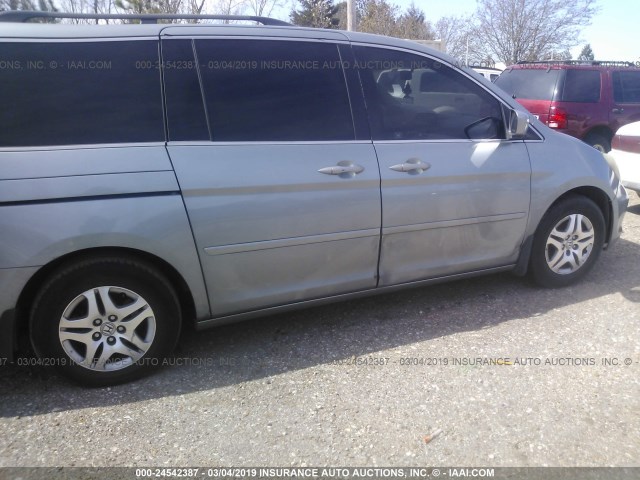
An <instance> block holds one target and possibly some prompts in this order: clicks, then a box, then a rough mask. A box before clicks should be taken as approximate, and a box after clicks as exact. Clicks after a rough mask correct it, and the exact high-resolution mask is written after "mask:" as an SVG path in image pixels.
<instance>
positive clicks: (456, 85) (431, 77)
mask: <svg viewBox="0 0 640 480" xmlns="http://www.w3.org/2000/svg"><path fill="white" fill-rule="evenodd" d="M354 52H355V55H356V59H357V65H358V70H359V73H360V77H361V81H362V85H363V88H364V91H365V98H366V102H367V108H368V115H369V119H370V124H371V130H372V135H373V138H374V145H375V148H376V152H377V155H378V160H379V163H380V172H381V178H382V211H383V221H382V227H383V229H382V244H381V253H380V283H379V285H380V286H386V285H394V284H399V283H406V282H412V281H416V280H423V279H428V278H435V277H443V276H448V275H454V274H458V273H463V272H471V271H478V270H483V269H488V268H492V267H499V266H506V265H510V264H513V263H515V262H516V259H517V257H518V254H519V251H520V246H521V244H522V242H523V236H524V231H525V227H526V223H527V216H528V211H529V196H530V175H531V167H530V163H529V156H528V153H527V149H526V146H525V144H524V142H523V141H513V142H512V141H507V140H505V127H504V121H503V111H502V106H501V102H499V101H498V100H497V99H496V98H495V97H494V96H493V95H492V94H491V93H490V92H488V91H487V90H485V89H484V88H483V87H481V86H480V85H479V84H477V83H476V82H474V81H473V80H471V79H470V78H468V77H466V76H464V75H463V74H462V73H461V72H458V71H456V70H455V69H453V68H450V67H448V66H446V65H444V64H442V63H440V62H438V61H435V60H432V59H430V58H428V57H423V56H421V55H417V54H413V53H409V52H403V51H399V50H390V49H383V48H376V47H366V46H355V47H354Z"/></svg>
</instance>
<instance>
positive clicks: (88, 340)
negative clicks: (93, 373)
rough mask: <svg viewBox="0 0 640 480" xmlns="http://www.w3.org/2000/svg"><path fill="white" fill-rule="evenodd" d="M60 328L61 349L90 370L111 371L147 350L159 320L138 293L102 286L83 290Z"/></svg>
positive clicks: (129, 362)
mask: <svg viewBox="0 0 640 480" xmlns="http://www.w3.org/2000/svg"><path fill="white" fill-rule="evenodd" d="M58 331H59V340H60V344H61V345H62V348H63V349H64V351H65V352H66V353H67V355H68V356H69V357H70V358H71V360H73V361H74V362H75V363H77V364H79V365H81V366H82V367H84V368H87V369H89V370H97V371H112V370H120V369H122V368H125V367H127V366H129V365H131V364H133V363H135V362H137V361H139V360H140V359H141V358H142V357H143V356H144V355H145V354H146V353H147V351H148V350H149V348H150V347H151V344H152V343H153V339H154V337H155V333H156V320H155V315H154V313H153V310H152V309H151V307H150V306H149V304H148V303H147V301H146V300H145V299H144V298H142V297H141V296H140V295H138V294H137V293H135V292H133V291H131V290H128V289H126V288H122V287H115V286H101V287H96V288H93V289H91V290H87V291H85V292H83V293H81V294H80V295H78V296H77V297H76V298H74V299H73V300H72V301H71V302H70V303H69V305H67V307H66V308H65V310H64V312H63V314H62V317H61V318H60V323H59V330H58Z"/></svg>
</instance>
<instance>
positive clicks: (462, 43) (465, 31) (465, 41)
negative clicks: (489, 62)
mask: <svg viewBox="0 0 640 480" xmlns="http://www.w3.org/2000/svg"><path fill="white" fill-rule="evenodd" d="M435 36H436V38H437V39H438V40H442V42H443V43H444V45H445V49H446V52H447V53H448V54H449V55H451V56H453V57H455V58H456V59H458V60H459V61H460V63H462V64H467V63H468V64H469V65H479V64H481V62H483V61H484V59H486V57H487V51H486V48H485V47H484V45H483V44H482V43H481V42H480V41H479V40H478V32H477V27H476V25H475V24H474V21H473V17H470V16H469V17H456V16H449V17H442V18H441V19H440V20H438V21H437V22H436V26H435Z"/></svg>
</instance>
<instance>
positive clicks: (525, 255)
mask: <svg viewBox="0 0 640 480" xmlns="http://www.w3.org/2000/svg"><path fill="white" fill-rule="evenodd" d="M572 195H581V196H583V197H586V198H588V199H590V200H591V201H593V203H595V204H596V206H597V207H598V208H599V209H600V211H601V212H602V216H603V217H604V224H605V228H606V232H605V238H604V246H605V248H606V246H607V244H608V243H609V241H610V240H611V235H612V233H613V221H612V220H613V205H612V203H611V199H610V198H609V196H608V195H607V194H606V193H605V192H603V191H602V190H601V189H599V188H598V187H592V186H582V187H576V188H572V189H571V190H567V191H566V192H564V193H563V194H562V195H560V196H559V197H558V198H556V199H555V200H554V201H553V202H551V204H549V206H548V207H547V208H546V210H545V211H544V213H543V214H542V216H541V217H540V219H539V221H538V224H539V223H540V222H541V221H542V219H543V218H544V216H545V215H546V214H547V213H548V212H549V210H551V209H552V208H553V207H554V206H555V205H556V204H558V203H559V202H561V201H563V200H564V199H566V198H567V197H570V196H572ZM536 230H537V225H536ZM534 235H535V230H534V232H533V233H532V234H531V235H529V236H528V237H527V238H526V239H525V240H524V242H523V244H522V247H521V254H520V258H519V259H518V262H517V263H516V266H515V268H514V273H515V274H516V275H518V276H524V275H526V273H527V271H528V269H529V262H530V260H531V247H532V245H533V237H534Z"/></svg>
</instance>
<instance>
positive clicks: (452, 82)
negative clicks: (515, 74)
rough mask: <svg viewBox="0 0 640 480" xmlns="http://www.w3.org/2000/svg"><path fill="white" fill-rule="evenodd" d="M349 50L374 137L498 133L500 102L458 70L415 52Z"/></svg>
mask: <svg viewBox="0 0 640 480" xmlns="http://www.w3.org/2000/svg"><path fill="white" fill-rule="evenodd" d="M354 50H355V53H356V58H357V68H358V70H359V72H360V77H361V81H362V86H363V89H364V93H365V99H366V101H367V107H368V113H369V119H370V123H371V131H372V135H373V138H374V139H377V140H419V139H449V138H454V139H469V138H472V139H478V138H504V127H503V120H502V109H501V106H500V102H498V101H497V100H496V99H495V98H494V97H493V96H491V95H490V94H489V93H488V92H486V91H485V90H484V89H482V88H481V87H480V86H478V85H477V84H476V83H474V82H473V81H471V80H470V79H468V78H466V77H465V76H463V75H462V74H460V73H459V72H457V71H455V70H453V69H452V68H449V67H447V66H445V65H443V64H441V63H439V62H437V61H433V60H430V59H428V58H425V57H421V56H418V55H411V54H408V53H403V52H398V51H394V50H386V49H380V48H370V47H354Z"/></svg>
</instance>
